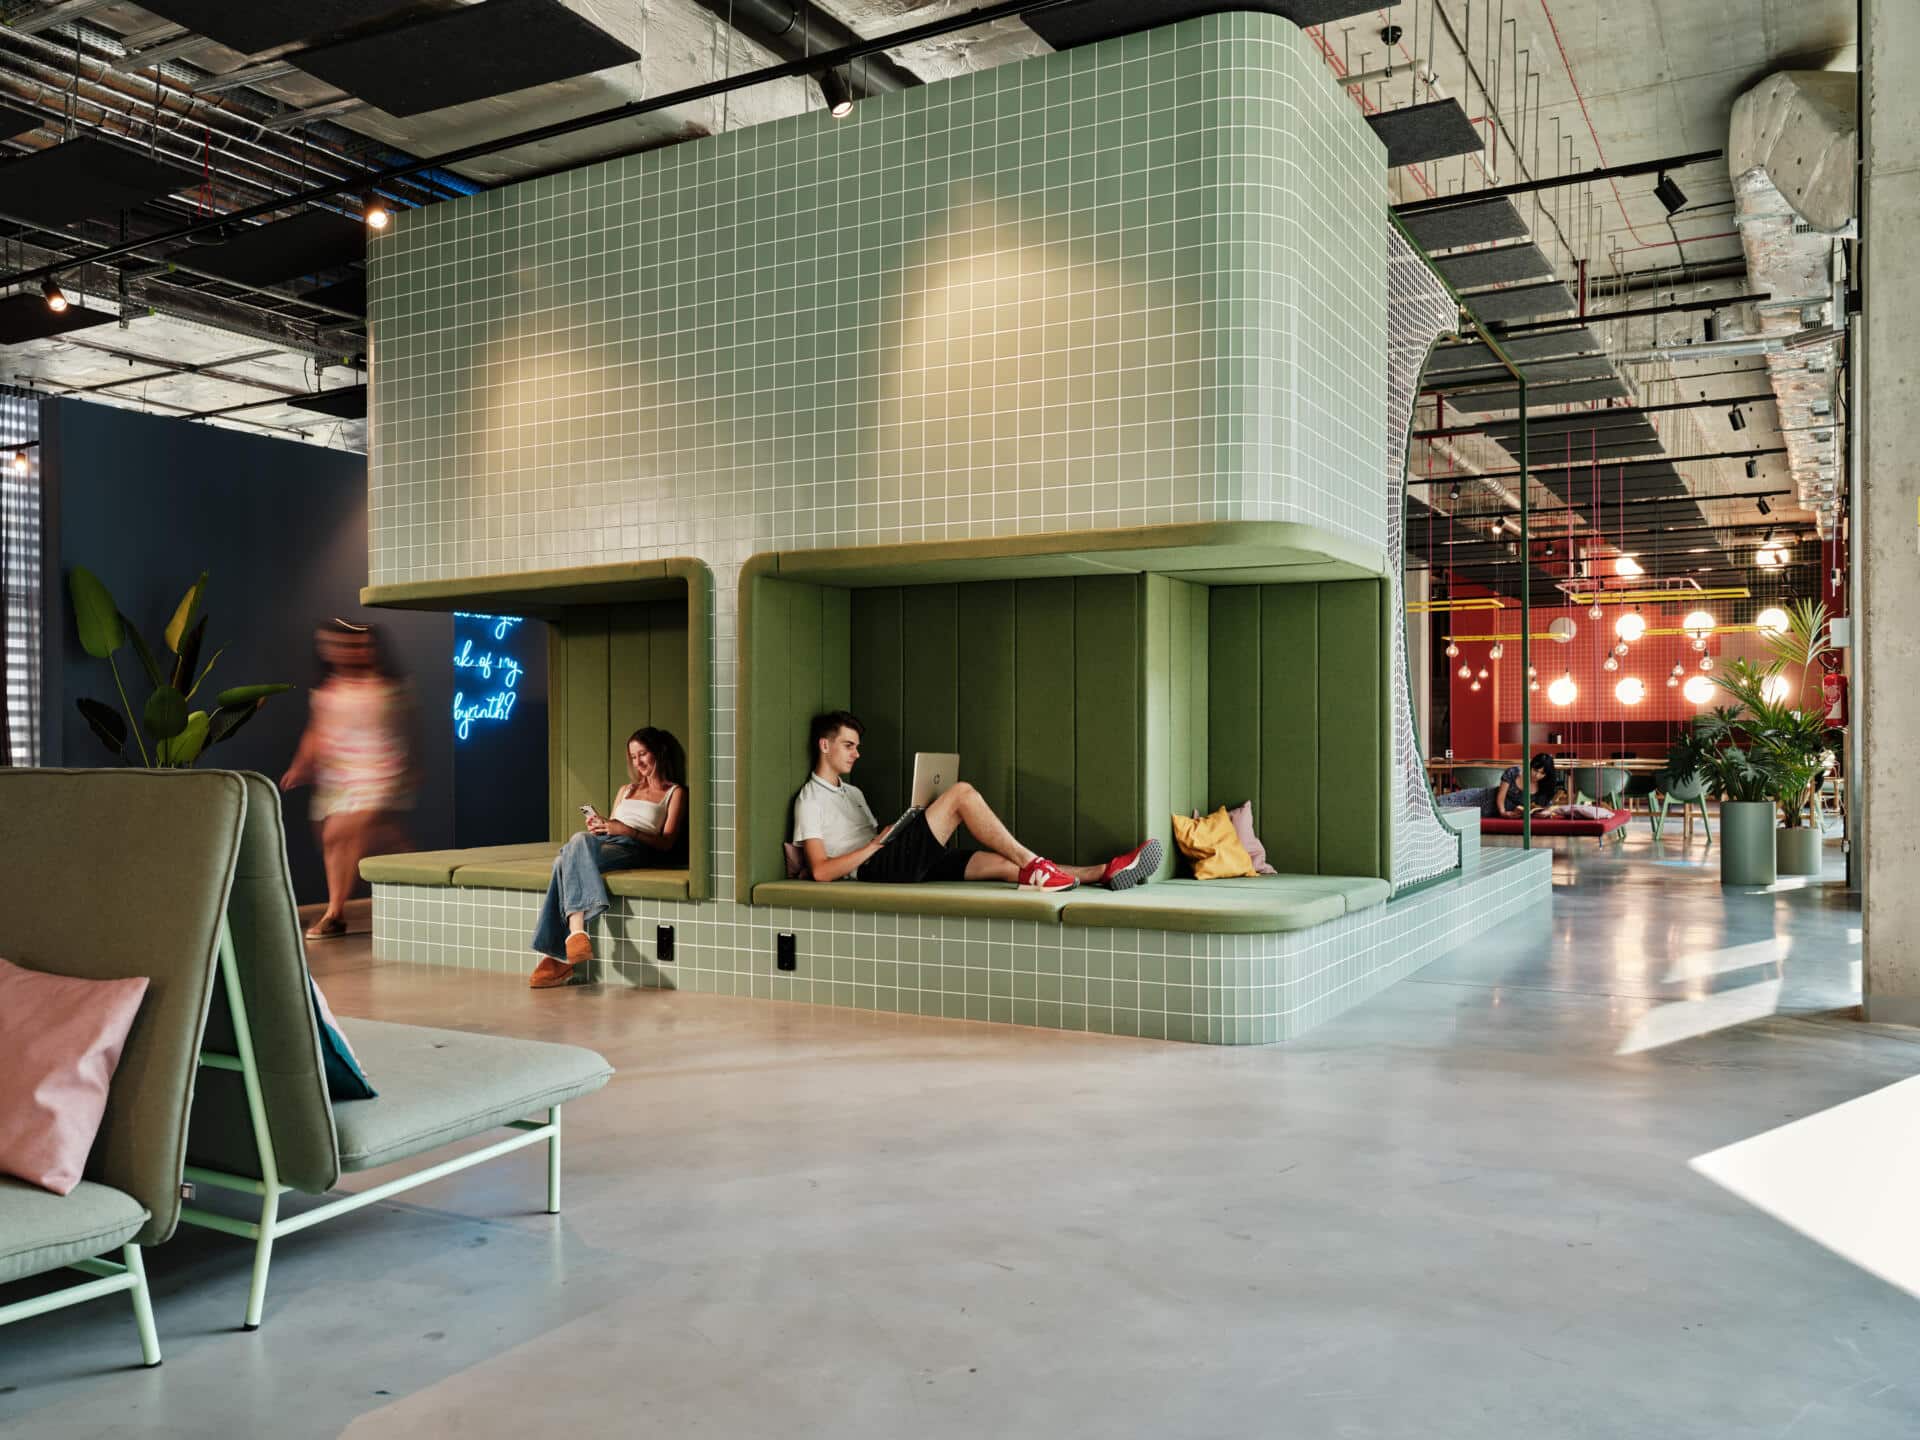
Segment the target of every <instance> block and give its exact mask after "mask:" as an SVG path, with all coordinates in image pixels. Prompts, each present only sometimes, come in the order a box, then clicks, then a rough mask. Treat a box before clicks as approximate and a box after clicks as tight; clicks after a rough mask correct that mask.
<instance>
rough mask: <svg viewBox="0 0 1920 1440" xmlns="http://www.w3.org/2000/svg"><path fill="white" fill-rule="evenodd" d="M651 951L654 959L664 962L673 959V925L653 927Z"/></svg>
mask: <svg viewBox="0 0 1920 1440" xmlns="http://www.w3.org/2000/svg"><path fill="white" fill-rule="evenodd" d="M653 953H654V958H655V959H658V960H661V961H665V962H671V961H672V960H673V927H672V926H671V925H656V926H654V927H653Z"/></svg>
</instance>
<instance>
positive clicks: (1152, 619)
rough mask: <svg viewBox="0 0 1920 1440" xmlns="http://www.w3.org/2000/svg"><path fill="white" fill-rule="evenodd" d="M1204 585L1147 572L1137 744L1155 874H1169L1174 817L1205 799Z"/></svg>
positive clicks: (1175, 858)
mask: <svg viewBox="0 0 1920 1440" xmlns="http://www.w3.org/2000/svg"><path fill="white" fill-rule="evenodd" d="M1208 596H1209V591H1208V590H1207V587H1206V586H1204V585H1195V584H1191V583H1189V582H1187V581H1185V580H1174V579H1170V578H1168V577H1166V576H1163V575H1149V576H1147V577H1146V635H1145V641H1144V643H1145V646H1146V665H1145V676H1144V684H1145V689H1146V693H1145V696H1144V697H1143V698H1144V700H1145V704H1144V706H1143V718H1142V730H1141V745H1142V749H1143V752H1144V759H1145V763H1144V765H1143V767H1142V770H1141V775H1142V781H1143V784H1144V786H1145V791H1146V793H1145V797H1144V798H1145V803H1146V807H1147V813H1146V833H1148V834H1150V835H1152V836H1154V837H1155V838H1156V839H1158V840H1159V841H1160V849H1161V856H1160V870H1159V877H1160V878H1161V879H1163V880H1164V879H1169V878H1171V877H1172V876H1173V874H1174V873H1175V869H1176V866H1177V863H1178V855H1179V851H1178V850H1177V849H1176V848H1175V846H1174V843H1173V817H1174V816H1175V815H1186V814H1189V813H1190V812H1192V811H1194V810H1198V809H1200V808H1202V807H1203V806H1205V805H1206V803H1207V793H1208V791H1207V748H1208V747H1207V662H1208V646H1207V631H1208V619H1209V613H1210V609H1211V605H1210V601H1209V598H1208Z"/></svg>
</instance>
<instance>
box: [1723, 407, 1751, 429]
mask: <svg viewBox="0 0 1920 1440" xmlns="http://www.w3.org/2000/svg"><path fill="white" fill-rule="evenodd" d="M1727 424H1729V425H1731V426H1732V427H1733V428H1734V429H1736V430H1744V429H1746V428H1747V417H1746V416H1744V415H1742V414H1741V413H1740V407H1739V406H1738V405H1736V406H1734V407H1733V408H1732V409H1731V410H1729V411H1728V412H1727Z"/></svg>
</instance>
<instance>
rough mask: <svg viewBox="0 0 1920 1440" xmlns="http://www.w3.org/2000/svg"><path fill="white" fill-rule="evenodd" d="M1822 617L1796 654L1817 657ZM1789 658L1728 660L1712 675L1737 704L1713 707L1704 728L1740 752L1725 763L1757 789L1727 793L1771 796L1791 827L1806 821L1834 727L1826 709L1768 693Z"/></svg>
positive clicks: (1748, 797)
mask: <svg viewBox="0 0 1920 1440" xmlns="http://www.w3.org/2000/svg"><path fill="white" fill-rule="evenodd" d="M1821 608H1822V610H1823V609H1824V607H1821ZM1800 610H1801V607H1800V606H1796V607H1795V611H1796V614H1798V613H1799V612H1800ZM1818 622H1819V623H1818V625H1817V626H1815V627H1814V629H1813V630H1812V631H1811V632H1809V638H1808V639H1806V640H1804V641H1802V642H1801V648H1800V649H1799V651H1797V652H1796V653H1797V654H1811V656H1812V658H1813V659H1817V658H1818V655H1819V649H1824V648H1825V642H1824V639H1823V638H1822V637H1823V635H1824V630H1825V625H1826V620H1825V616H1824V613H1822V614H1821V615H1820V616H1819V617H1818ZM1791 633H1792V632H1791V631H1790V632H1789V636H1790V635H1791ZM1780 638H1782V639H1787V638H1788V636H1783V637H1780ZM1816 645H1817V646H1818V647H1819V649H1816V648H1815V646H1816ZM1777 654H1778V652H1777V651H1776V655H1777ZM1786 663H1788V662H1787V661H1784V660H1782V659H1779V658H1776V659H1775V660H1774V662H1773V663H1772V664H1770V665H1768V666H1766V667H1765V668H1764V669H1763V668H1761V667H1760V666H1757V665H1755V664H1753V662H1751V661H1749V660H1735V661H1732V662H1731V663H1729V664H1728V666H1727V667H1726V669H1725V671H1723V672H1722V673H1721V674H1719V675H1716V676H1715V677H1714V683H1715V684H1716V685H1718V686H1719V687H1720V688H1721V689H1722V690H1724V691H1726V692H1727V694H1728V696H1729V697H1730V698H1731V699H1732V700H1733V701H1734V704H1733V705H1732V706H1730V707H1727V708H1725V709H1719V710H1715V711H1714V712H1713V714H1712V716H1711V717H1703V721H1702V728H1703V729H1704V730H1708V731H1710V733H1711V735H1712V737H1713V738H1714V739H1716V740H1719V741H1720V742H1722V745H1723V750H1722V754H1723V755H1729V754H1736V753H1737V754H1738V755H1739V756H1740V759H1739V760H1738V761H1732V760H1729V761H1727V762H1725V763H1727V764H1728V765H1729V766H1734V767H1737V768H1739V769H1740V770H1741V771H1742V772H1743V775H1744V774H1745V772H1751V779H1752V781H1753V782H1754V783H1755V785H1757V789H1758V792H1759V793H1757V794H1741V795H1732V794H1729V795H1728V796H1727V797H1726V798H1728V799H1734V800H1768V799H1770V800H1773V801H1775V802H1776V803H1777V804H1778V805H1779V806H1780V810H1781V813H1782V815H1783V816H1784V817H1785V823H1786V825H1787V827H1788V828H1789V829H1792V828H1795V827H1798V826H1801V825H1804V824H1806V823H1807V817H1808V815H1809V814H1811V813H1812V810H1813V805H1814V797H1815V792H1816V789H1817V787H1818V786H1819V783H1820V778H1821V776H1822V775H1824V774H1825V773H1826V768H1827V753H1828V751H1830V750H1831V749H1832V748H1833V731H1832V730H1831V728H1830V727H1829V726H1828V725H1827V719H1826V715H1825V714H1824V713H1823V712H1822V711H1819V710H1803V709H1801V708H1799V707H1798V706H1796V705H1793V704H1791V703H1790V702H1789V700H1788V699H1787V698H1785V697H1783V698H1781V699H1779V700H1774V699H1770V698H1769V697H1768V695H1767V682H1768V681H1769V680H1771V679H1773V678H1774V676H1776V675H1778V674H1779V673H1780V670H1781V669H1782V668H1783V666H1784V665H1785V664H1786ZM1804 663H1811V662H1803V664H1804ZM1802 673H1803V674H1804V670H1803V672H1802ZM1710 768H1711V765H1710ZM1716 773H1717V772H1716Z"/></svg>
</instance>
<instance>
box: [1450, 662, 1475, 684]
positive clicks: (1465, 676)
mask: <svg viewBox="0 0 1920 1440" xmlns="http://www.w3.org/2000/svg"><path fill="white" fill-rule="evenodd" d="M1453 673H1454V674H1456V675H1458V676H1459V677H1460V678H1461V679H1462V680H1471V679H1472V678H1473V667H1472V666H1471V665H1468V664H1465V663H1462V664H1461V666H1460V668H1459V669H1458V670H1456V671H1454V672H1453Z"/></svg>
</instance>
